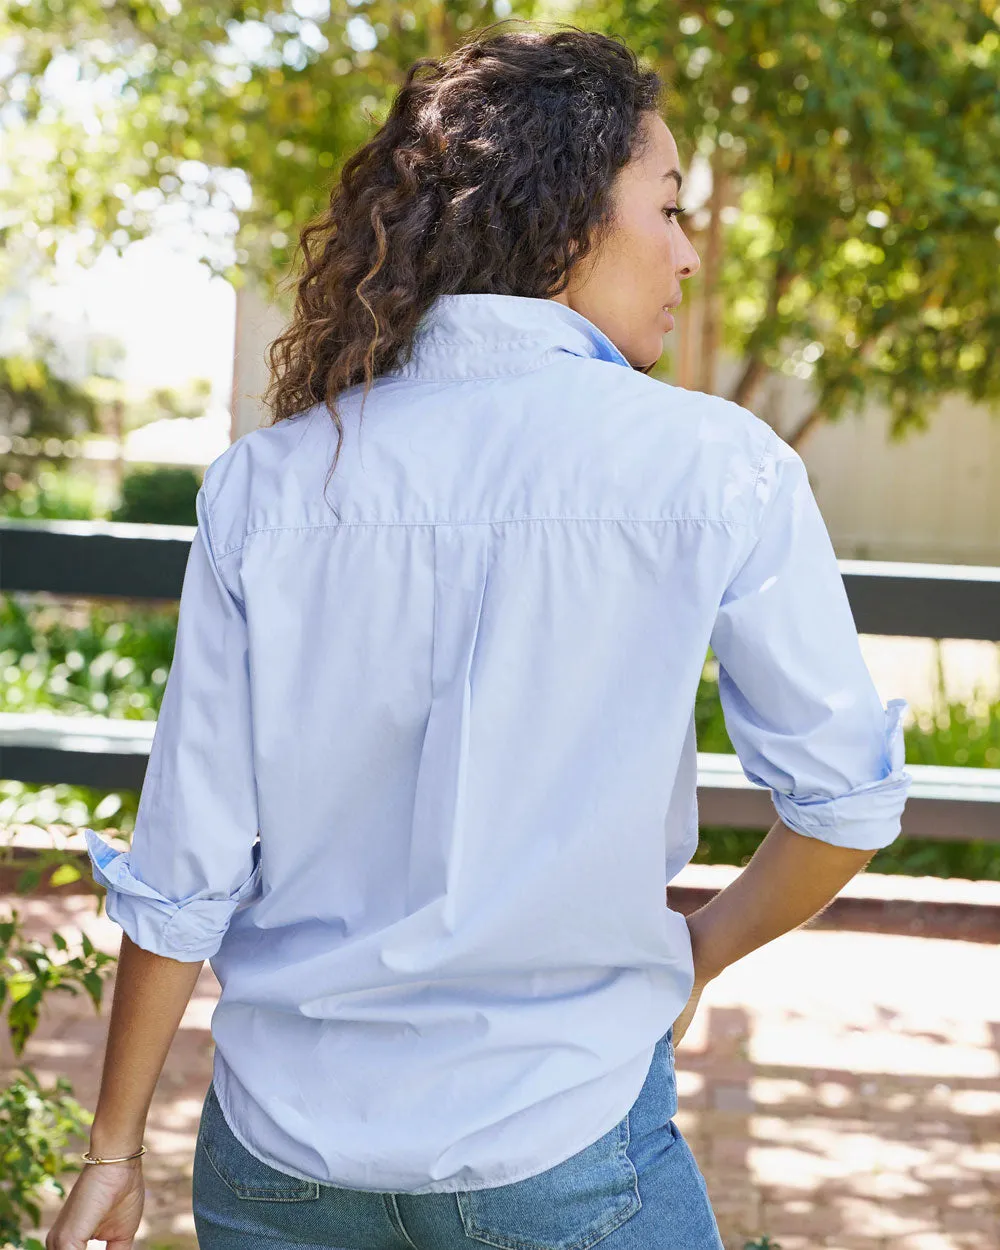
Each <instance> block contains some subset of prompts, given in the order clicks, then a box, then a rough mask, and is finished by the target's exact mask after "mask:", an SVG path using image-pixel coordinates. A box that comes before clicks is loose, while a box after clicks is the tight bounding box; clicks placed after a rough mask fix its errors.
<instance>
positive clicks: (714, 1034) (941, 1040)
mask: <svg viewBox="0 0 1000 1250" xmlns="http://www.w3.org/2000/svg"><path fill="white" fill-rule="evenodd" d="M10 901H11V900H9V899H5V900H3V902H4V903H8V902H10ZM13 901H14V903H15V905H16V906H17V907H18V909H19V910H20V911H21V914H22V916H23V918H24V920H25V922H26V925H27V927H28V928H29V931H30V932H31V934H32V935H33V936H38V937H41V938H43V939H47V937H48V935H49V933H50V932H51V931H52V929H53V928H58V929H60V930H61V931H62V932H63V933H64V934H65V935H66V936H67V938H69V939H70V941H71V943H72V942H73V939H74V937H75V936H76V935H78V933H79V929H80V928H84V929H85V930H86V932H87V933H88V934H89V935H90V937H91V939H92V940H93V941H94V943H95V944H96V945H97V946H99V947H100V948H102V949H104V950H108V951H111V952H112V953H116V952H117V950H118V940H119V936H120V930H119V929H118V928H117V927H116V926H115V925H113V924H111V923H110V922H109V921H108V920H107V919H106V918H105V917H103V916H101V917H97V916H96V915H95V903H94V900H93V898H88V897H87V896H81V895H64V896H62V897H57V898H51V897H49V898H44V897H43V898H33V899H31V900H25V899H16V900H13ZM5 910H6V908H5V907H0V911H5ZM110 991H111V986H110V984H109V986H108V991H107V997H106V1004H105V1011H104V1013H103V1014H102V1016H100V1017H99V1016H97V1015H96V1013H95V1012H94V1011H93V1008H92V1006H91V1005H90V1003H89V1000H87V999H85V998H84V997H80V998H79V999H75V998H71V997H70V996H68V995H67V996H54V997H53V998H52V999H51V1000H50V1001H49V1003H48V1004H47V1006H46V1008H45V1010H44V1012H43V1021H42V1025H41V1027H40V1029H39V1031H38V1032H37V1033H36V1034H35V1036H34V1037H33V1038H32V1040H31V1042H30V1043H29V1046H28V1048H27V1050H26V1052H25V1055H24V1061H25V1062H27V1063H30V1064H31V1065H32V1066H34V1068H35V1069H36V1071H37V1072H38V1073H39V1075H40V1077H41V1078H42V1079H43V1080H45V1081H48V1080H52V1079H54V1077H55V1076H56V1075H58V1074H60V1073H63V1074H65V1075H67V1076H69V1077H70V1079H71V1080H72V1082H73V1085H74V1092H75V1094H76V1096H77V1097H78V1098H79V1099H80V1101H81V1102H83V1104H84V1105H85V1106H88V1107H90V1108H93V1106H94V1105H95V1101H96V1096H97V1086H98V1081H99V1075H100V1073H99V1069H100V1058H101V1055H102V1053H103V1044H104V1036H105V1031H106V1028H107V1008H108V1007H110V1002H111V994H110ZM217 991H218V986H217V983H216V981H215V977H214V975H213V974H212V971H211V969H210V967H209V966H208V964H207V963H206V964H205V966H204V969H203V971H202V975H201V977H200V979H199V981H198V985H197V988H196V991H195V995H194V997H193V998H192V1000H191V1003H190V1006H189V1008H188V1011H187V1013H186V1015H185V1017H184V1020H183V1023H182V1026H181V1029H180V1030H179V1032H178V1034H177V1037H176V1039H175V1042H174V1045H173V1048H172V1050H171V1053H170V1056H169V1057H168V1060H167V1064H166V1067H165V1069H164V1073H163V1077H162V1079H161V1082H160V1085H159V1087H158V1089H157V1093H156V1096H155V1098H154V1101H153V1106H152V1109H151V1112H150V1117H149V1122H148V1132H147V1138H146V1140H147V1144H148V1146H149V1154H148V1156H147V1158H146V1167H145V1175H146V1180H147V1199H146V1208H145V1215H144V1221H143V1225H142V1227H141V1228H140V1236H139V1238H137V1247H142V1250H194V1248H195V1246H196V1241H195V1237H194V1229H193V1224H192V1220H191V1211H190V1169H191V1158H192V1154H193V1149H194V1138H195V1133H196V1130H197V1123H198V1116H199V1113H200V1109H201V1102H202V1098H203V1097H204V1094H205V1091H206V1089H207V1087H208V1081H209V1079H210V1075H211V1046H212V1039H211V1034H210V1032H209V1022H210V1018H211V1013H212V1009H213V1006H214V1002H215V999H216V994H217ZM14 1062H15V1061H14V1059H13V1056H12V1055H11V1052H10V1048H9V1044H8V1042H7V1039H6V1036H4V1037H2V1038H0V1079H3V1077H4V1076H5V1075H6V1074H7V1073H9V1069H10V1068H11V1067H12V1066H13V1065H14ZM677 1073H678V1087H679V1098H680V1109H679V1111H678V1115H677V1123H678V1125H679V1127H680V1128H681V1130H682V1132H683V1133H684V1134H685V1136H686V1137H687V1138H688V1140H689V1141H690V1143H691V1145H692V1148H693V1149H694V1152H695V1155H696V1157H697V1159H698V1161H699V1163H700V1165H701V1167H702V1170H703V1172H704V1173H705V1176H706V1179H707V1181H708V1187H709V1191H710V1193H711V1195H712V1199H713V1203H714V1205H715V1208H716V1211H717V1213H718V1217H719V1223H720V1226H721V1228H722V1231H723V1235H724V1237H725V1239H726V1247H727V1250H743V1246H744V1244H745V1242H746V1241H748V1240H750V1239H752V1238H757V1237H760V1236H762V1235H763V1234H765V1233H766V1234H769V1235H770V1236H771V1237H772V1238H773V1239H774V1240H776V1241H777V1242H778V1243H779V1244H780V1246H781V1250H813V1248H819V1247H822V1248H823V1250H1000V949H998V948H997V947H995V946H991V945H988V944H985V943H973V942H959V941H947V940H940V939H928V938H918V937H904V936H897V935H891V934H872V933H849V932H839V931H831V930H821V929H817V930H799V931H797V932H795V933H792V934H787V935H786V936H785V937H783V938H780V939H778V941H777V942H774V943H771V944H770V945H769V946H767V947H765V948H764V949H762V950H759V951H756V952H754V953H753V954H752V955H749V956H747V957H746V958H745V959H743V960H741V961H740V962H739V963H738V964H735V965H733V966H732V967H731V968H729V969H727V970H726V972H725V973H724V974H723V975H722V976H721V977H720V978H718V980H716V981H715V982H713V983H712V984H711V985H710V986H709V987H708V989H707V990H706V991H705V993H704V995H703V997H702V1001H701V1006H700V1008H699V1012H698V1015H697V1017H696V1019H695V1021H694V1023H693V1024H692V1026H691V1029H690V1030H689V1032H688V1034H687V1036H686V1037H685V1038H684V1039H683V1041H682V1042H681V1043H680V1045H679V1046H678V1048H677ZM83 1144H84V1145H85V1143H83ZM57 1208H58V1201H56V1202H55V1203H54V1204H50V1205H48V1206H46V1207H45V1208H44V1210H45V1213H46V1216H47V1218H48V1219H49V1220H51V1218H52V1216H53V1214H54V1212H55V1210H56V1209H57ZM47 1227H48V1225H45V1226H43V1229H42V1232H41V1235H42V1236H43V1237H44V1234H45V1231H47ZM101 1245H102V1243H100V1242H92V1243H91V1246H92V1247H99V1246H101Z"/></svg>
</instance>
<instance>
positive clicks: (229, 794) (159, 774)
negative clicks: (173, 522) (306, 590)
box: [84, 466, 260, 961]
mask: <svg viewBox="0 0 1000 1250" xmlns="http://www.w3.org/2000/svg"><path fill="white" fill-rule="evenodd" d="M211 467H212V466H209V468H208V469H207V470H206V472H205V476H204V479H203V481H202V485H201V487H200V489H199V491H198V495H197V499H196V511H197V521H198V524H197V530H196V532H195V536H194V539H193V541H192V544H191V550H190V553H189V555H188V561H187V565H186V568H185V572H184V580H183V584H182V588H181V597H180V604H179V608H178V618H177V633H176V636H175V642H174V654H173V659H172V662H171V665H170V671H169V673H168V675H167V684H166V687H165V688H164V692H163V699H162V701H161V705H160V712H159V715H158V717H157V722H156V729H155V731H154V736H153V741H152V744H151V746H150V753H149V762H148V764H147V768H146V775H145V779H144V781H143V786H142V792H141V795H140V798H139V807H138V811H137V814H136V822H135V830H134V832H133V835H132V840H131V846H130V849H129V850H127V851H123V850H121V849H117V848H115V847H113V846H112V845H111V844H110V843H109V842H108V841H106V840H105V839H104V838H102V837H101V836H100V835H99V834H98V833H96V832H95V831H94V830H93V829H85V830H84V834H85V837H86V841H87V849H88V853H89V856H90V860H91V863H92V866H93V876H94V880H95V881H97V882H98V884H100V885H103V886H104V887H105V889H106V890H107V899H106V906H107V912H108V916H109V917H110V918H111V919H112V920H114V921H115V922H116V923H117V924H119V925H120V926H121V928H122V929H123V930H124V931H125V932H126V933H127V934H128V935H129V937H130V938H131V939H132V941H133V942H135V943H136V945H137V946H141V947H143V948H144V949H145V950H149V951H153V952H155V953H156V954H158V955H165V956H167V957H168V958H170V959H177V960H182V961H196V960H202V959H207V958H210V957H211V956H212V955H214V954H215V953H216V951H217V950H218V948H219V946H220V945H221V943H222V939H223V936H224V935H225V931H226V929H227V927H228V925H229V922H230V918H231V916H232V914H233V912H234V911H235V910H236V908H237V907H238V906H240V905H242V904H244V903H249V901H250V900H251V899H252V897H254V896H255V894H256V892H257V887H258V885H259V879H260V844H259V842H255V839H256V836H257V832H258V829H257V826H258V815H257V792H256V782H255V777H254V767H253V747H252V737H251V722H250V672H249V653H248V645H247V625H246V616H245V609H244V605H243V603H242V602H241V600H240V599H239V598H238V597H237V595H236V594H234V593H233V592H232V591H231V590H230V588H229V586H228V585H227V583H226V582H225V581H224V580H223V577H222V574H221V572H220V566H219V561H218V559H217V557H216V553H215V551H214V549H213V541H212V530H211V515H210V511H209V504H208V497H207V494H206V488H207V484H208V481H209V476H210V472H211ZM227 554H228V553H227Z"/></svg>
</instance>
